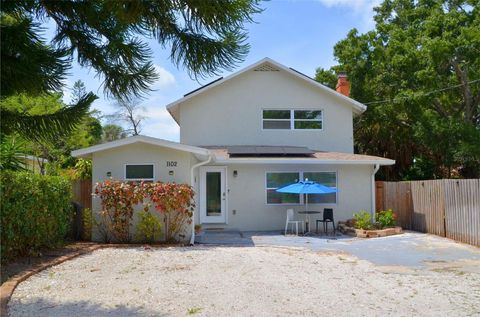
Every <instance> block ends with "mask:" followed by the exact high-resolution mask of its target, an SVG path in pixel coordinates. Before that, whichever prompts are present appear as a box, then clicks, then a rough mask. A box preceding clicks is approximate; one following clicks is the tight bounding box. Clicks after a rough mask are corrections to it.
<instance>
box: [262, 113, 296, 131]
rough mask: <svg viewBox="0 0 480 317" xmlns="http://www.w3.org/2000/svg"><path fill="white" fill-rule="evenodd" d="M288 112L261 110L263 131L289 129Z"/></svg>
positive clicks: (289, 114) (289, 116)
mask: <svg viewBox="0 0 480 317" xmlns="http://www.w3.org/2000/svg"><path fill="white" fill-rule="evenodd" d="M290 126H291V111H290V110H263V128H264V129H287V130H288V129H290Z"/></svg>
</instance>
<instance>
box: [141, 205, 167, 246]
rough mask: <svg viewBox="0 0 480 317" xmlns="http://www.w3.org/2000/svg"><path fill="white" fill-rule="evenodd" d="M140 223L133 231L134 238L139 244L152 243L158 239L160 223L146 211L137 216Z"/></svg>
mask: <svg viewBox="0 0 480 317" xmlns="http://www.w3.org/2000/svg"><path fill="white" fill-rule="evenodd" d="M138 217H139V218H140V221H139V222H138V224H137V228H136V230H135V238H136V239H137V240H138V241H141V242H147V243H153V242H155V241H157V240H158V239H159V238H160V234H161V233H162V223H161V222H160V220H159V219H158V218H157V217H155V216H154V215H152V214H151V213H150V212H148V211H142V212H140V213H139V214H138Z"/></svg>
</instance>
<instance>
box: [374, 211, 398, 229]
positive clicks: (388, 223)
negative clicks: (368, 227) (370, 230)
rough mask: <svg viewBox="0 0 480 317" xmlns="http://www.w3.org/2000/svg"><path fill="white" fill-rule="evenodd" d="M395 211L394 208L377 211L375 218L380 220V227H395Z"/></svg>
mask: <svg viewBox="0 0 480 317" xmlns="http://www.w3.org/2000/svg"><path fill="white" fill-rule="evenodd" d="M395 218H396V216H395V213H394V212H393V210H392V209H387V210H382V211H377V213H376V214H375V220H376V221H377V222H378V224H379V226H380V228H388V227H395V222H396V221H395Z"/></svg>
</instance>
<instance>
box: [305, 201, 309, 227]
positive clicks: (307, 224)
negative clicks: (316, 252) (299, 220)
mask: <svg viewBox="0 0 480 317" xmlns="http://www.w3.org/2000/svg"><path fill="white" fill-rule="evenodd" d="M307 211H308V194H306V195H305V223H306V225H305V226H306V227H307V228H306V229H308V231H307V232H305V234H308V233H309V232H310V217H309V216H308V213H307Z"/></svg>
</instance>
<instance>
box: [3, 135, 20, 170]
mask: <svg viewBox="0 0 480 317" xmlns="http://www.w3.org/2000/svg"><path fill="white" fill-rule="evenodd" d="M0 141H1V142H0V171H5V170H10V171H22V170H25V161H24V159H23V157H24V156H25V154H24V153H25V144H24V143H23V142H21V141H18V138H15V137H8V136H4V137H0Z"/></svg>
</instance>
